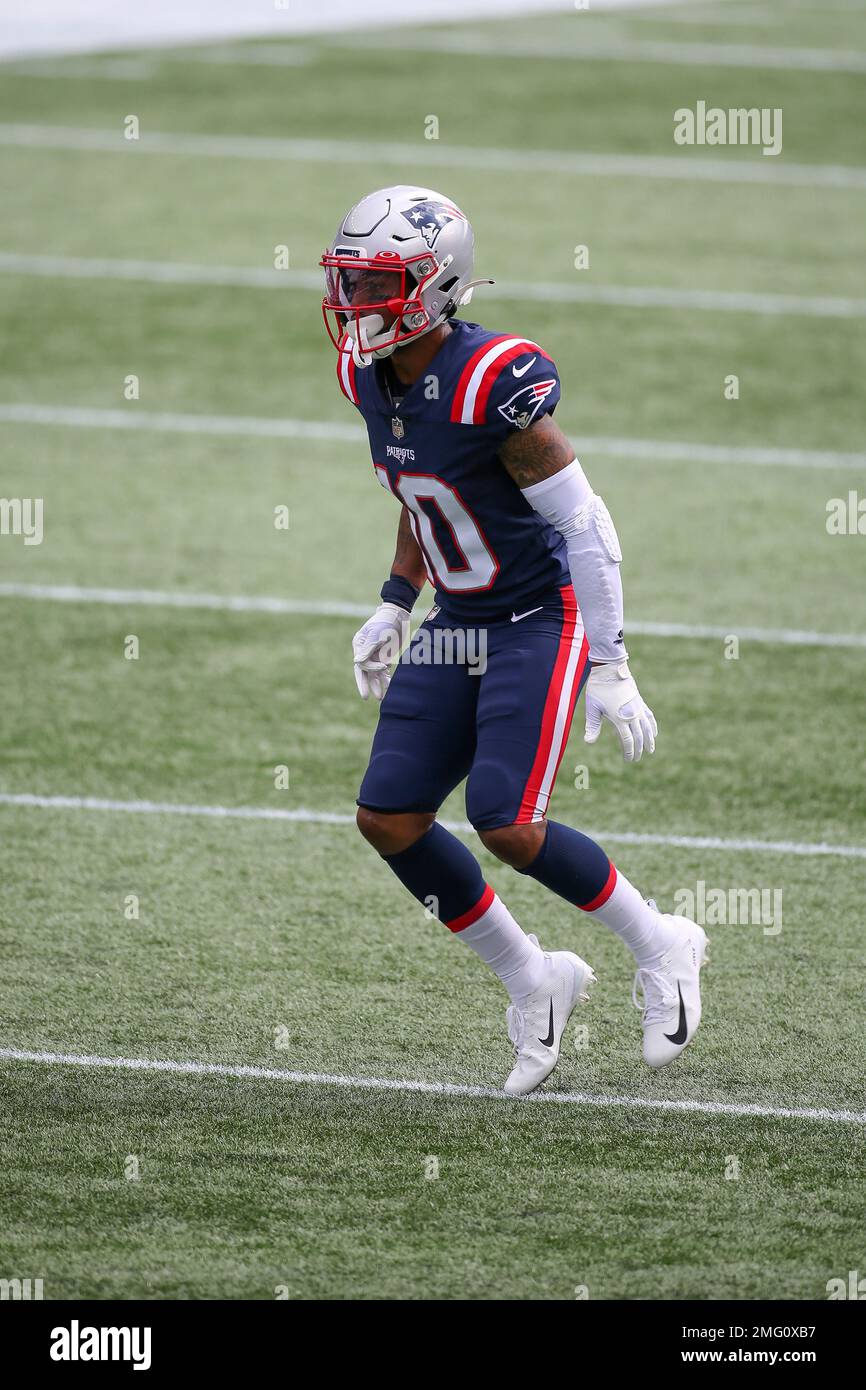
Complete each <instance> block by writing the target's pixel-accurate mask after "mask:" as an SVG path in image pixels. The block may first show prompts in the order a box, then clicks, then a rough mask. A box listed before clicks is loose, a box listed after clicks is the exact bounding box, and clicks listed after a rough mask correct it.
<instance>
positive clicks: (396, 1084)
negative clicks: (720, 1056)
mask: <svg viewBox="0 0 866 1390" xmlns="http://www.w3.org/2000/svg"><path fill="white" fill-rule="evenodd" d="M0 1060H3V1061H7V1062H40V1063H43V1064H45V1065H47V1066H67V1067H103V1068H108V1069H110V1070H113V1071H152V1072H168V1073H171V1074H172V1075H181V1076H230V1077H238V1078H243V1079H246V1078H250V1079H254V1080H262V1081H287V1082H290V1083H291V1084H293V1085H296V1086H339V1087H342V1088H343V1089H345V1090H352V1091H396V1092H402V1093H410V1094H421V1095H433V1096H465V1097H468V1098H470V1099H478V1100H500V1101H510V1102H511V1103H512V1104H515V1103H520V1102H519V1101H518V1100H516V1098H515V1097H513V1096H507V1095H506V1094H505V1092H504V1091H499V1090H496V1089H495V1088H494V1087H493V1086H461V1085H458V1084H456V1083H455V1082H451V1081H404V1080H395V1079H392V1078H390V1077H384V1076H343V1075H340V1074H333V1073H330V1072H308V1071H285V1070H283V1069H282V1068H280V1067H254V1066H231V1065H230V1064H228V1063H225V1062H194V1061H190V1062H173V1061H166V1060H163V1059H161V1058H150V1057H98V1056H93V1055H90V1054H88V1053H75V1052H31V1051H29V1050H27V1049H25V1048H19V1047H0ZM522 1100H524V1101H531V1102H532V1103H533V1104H536V1105H537V1104H540V1103H543V1102H547V1103H548V1104H558V1105H586V1106H597V1107H599V1108H600V1109H605V1110H609V1109H618V1110H622V1109H624V1110H667V1111H673V1112H680V1113H682V1112H686V1113H692V1114H700V1115H735V1116H737V1117H738V1118H743V1119H745V1118H748V1117H750V1116H754V1117H755V1118H757V1119H771V1120H824V1121H829V1122H831V1123H833V1124H856V1125H863V1124H866V1113H864V1112H863V1111H859V1110H831V1109H828V1108H826V1107H824V1106H816V1107H811V1106H809V1107H807V1106H796V1107H794V1106H777V1105H751V1104H744V1103H742V1104H741V1103H737V1102H726V1101H713V1100H657V1099H654V1098H650V1099H648V1098H645V1097H643V1096H607V1095H590V1094H587V1093H585V1092H582V1091H535V1092H534V1093H533V1094H532V1095H529V1096H524V1097H522Z"/></svg>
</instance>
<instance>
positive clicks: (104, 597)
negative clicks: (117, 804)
mask: <svg viewBox="0 0 866 1390" xmlns="http://www.w3.org/2000/svg"><path fill="white" fill-rule="evenodd" d="M3 598H22V599H31V600H34V601H43V602H48V603H52V602H54V603H105V604H110V605H117V606H119V607H122V608H124V607H127V606H130V605H131V606H133V607H142V608H212V609H215V610H217V611H224V612H227V613H276V614H279V615H282V616H285V617H304V616H307V617H317V618H367V617H369V615H370V608H369V604H362V603H343V602H340V601H339V600H336V599H333V600H329V599H324V600H323V599H293V598H270V597H267V596H266V595H257V594H194V593H184V592H183V591H177V590H176V591H174V592H164V591H162V590H159V589H90V588H86V587H80V586H79V585H77V584H19V583H16V582H15V581H13V580H10V581H0V599H3ZM626 631H627V632H628V633H629V634H630V635H632V636H636V637H665V638H667V637H682V638H686V639H688V640H693V641H694V640H700V639H704V638H706V639H708V640H710V641H713V642H724V641H726V640H727V638H728V637H730V636H732V635H736V636H737V637H738V638H740V640H741V641H744V642H759V643H763V644H766V645H769V646H786V647H841V648H848V649H852V650H855V651H861V650H863V649H864V648H866V634H863V633H857V632H810V631H808V630H805V629H801V628H785V627H742V626H740V625H739V624H737V623H729V624H728V626H727V627H714V626H712V625H710V624H707V623H656V622H639V621H634V620H632V619H629V621H628V622H627V623H626Z"/></svg>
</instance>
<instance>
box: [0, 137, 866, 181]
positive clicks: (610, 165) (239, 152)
mask: <svg viewBox="0 0 866 1390" xmlns="http://www.w3.org/2000/svg"><path fill="white" fill-rule="evenodd" d="M0 145H10V146H17V147H20V148H26V149H49V150H81V151H92V152H102V153H109V154H112V153H113V154H119V155H127V156H129V155H135V154H167V155H178V154H180V155H196V156H200V157H202V158H215V159H275V160H281V161H296V162H297V161H300V162H306V163H312V164H348V165H350V166H352V167H353V168H357V166H359V165H370V164H375V165H393V164H398V165H403V166H408V167H409V168H415V169H416V170H417V171H418V172H419V173H420V172H421V171H423V170H424V169H428V168H446V169H475V170H478V171H480V172H482V173H520V172H527V173H532V174H553V175H563V176H565V175H575V174H576V175H591V176H592V177H593V178H602V177H605V178H628V179H634V178H649V179H675V180H684V181H685V182H687V183H694V182H698V183H704V182H710V183H759V184H767V185H773V184H775V185H787V186H789V187H795V188H859V189H866V168H863V167H861V166H859V165H853V164H850V165H849V164H787V163H782V162H779V161H773V160H770V159H765V158H761V157H760V156H755V157H753V156H746V157H744V158H738V157H737V155H736V154H735V155H734V156H733V157H731V156H728V155H724V156H721V157H720V158H718V159H705V158H702V157H701V156H698V155H692V154H683V155H680V156H677V155H629V154H613V153H611V154H583V153H572V152H571V151H569V150H513V149H500V148H498V147H495V146H494V147H492V148H483V147H477V146H467V145H446V144H443V145H442V146H441V147H437V146H436V145H434V144H433V143H432V142H431V141H426V140H419V141H418V143H417V144H414V145H412V144H399V143H398V142H395V141H389V142H387V143H382V142H376V143H373V142H369V143H364V142H363V141H352V140H299V139H298V140H292V139H285V138H280V137H278V136H262V135H199V134H196V133H194V132H189V133H183V132H174V133H172V132H168V131H163V132H160V131H150V132H146V133H145V134H144V135H143V136H142V138H141V139H140V140H125V139H124V138H123V134H122V132H121V130H120V128H119V127H118V130H117V131H113V130H106V129H100V128H98V127H96V128H94V127H88V126H52V125H27V124H23V123H19V122H6V123H3V124H0Z"/></svg>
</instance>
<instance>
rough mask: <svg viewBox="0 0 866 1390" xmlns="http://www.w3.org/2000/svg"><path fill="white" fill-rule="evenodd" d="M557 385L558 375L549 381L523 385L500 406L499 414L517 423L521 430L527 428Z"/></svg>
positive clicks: (513, 423)
mask: <svg viewBox="0 0 866 1390" xmlns="http://www.w3.org/2000/svg"><path fill="white" fill-rule="evenodd" d="M555 385H556V377H551V378H550V379H549V380H548V381H534V382H533V383H532V384H531V385H530V386H521V388H520V390H519V391H515V393H514V395H513V396H512V397H511V399H510V400H508V401H506V402H505V404H504V405H500V406H499V407H498V409H499V414H500V415H502V416H503V417H504V418H505V419H506V420H507V421H508V423H509V425H516V426H517V428H518V429H519V430H525V429H526V427H527V425H531V424H532V421H533V420H534V419H535V417H536V415H537V414H538V408H539V406H540V405H541V404H542V402H543V401H546V400H547V397H548V396H549V395H550V393H551V391H552V390H553V388H554V386H555Z"/></svg>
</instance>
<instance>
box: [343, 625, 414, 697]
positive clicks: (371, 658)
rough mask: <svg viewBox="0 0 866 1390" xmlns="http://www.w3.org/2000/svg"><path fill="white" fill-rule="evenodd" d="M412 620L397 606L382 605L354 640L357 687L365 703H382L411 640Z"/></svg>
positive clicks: (353, 651)
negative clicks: (392, 673)
mask: <svg viewBox="0 0 866 1390" xmlns="http://www.w3.org/2000/svg"><path fill="white" fill-rule="evenodd" d="M409 628H410V619H409V614H408V613H407V612H406V609H405V608H400V606H399V605H398V604H396V603H380V604H379V607H378V608H377V609H376V611H375V613H374V614H373V616H372V617H370V618H368V619H367V621H366V622H365V624H364V626H363V627H362V628H359V629H358V631H357V632H356V633H355V636H354V637H353V638H352V654H353V656H354V660H355V684H356V685H357V687H358V693H359V695H360V696H361V699H362V700H367V699H369V697H370V696H371V695H372V696H373V699H374V700H381V699H382V698H383V696H384V694H385V691H386V690H387V689H388V686H389V685H390V684H391V667H392V666H393V665H394V663H395V661H397V659H398V657H399V655H400V653H401V651H402V650H403V648H404V647H405V645H406V641H407V639H408V636H409Z"/></svg>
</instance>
